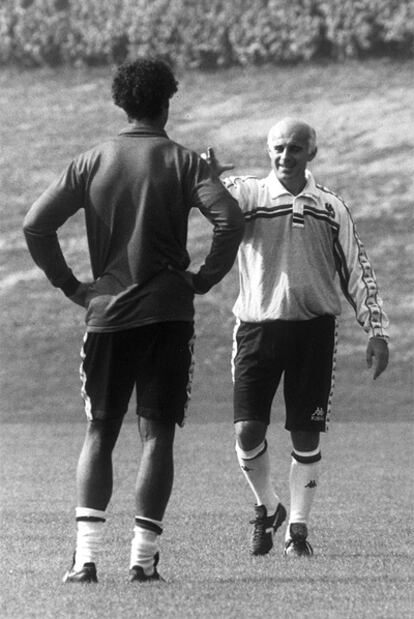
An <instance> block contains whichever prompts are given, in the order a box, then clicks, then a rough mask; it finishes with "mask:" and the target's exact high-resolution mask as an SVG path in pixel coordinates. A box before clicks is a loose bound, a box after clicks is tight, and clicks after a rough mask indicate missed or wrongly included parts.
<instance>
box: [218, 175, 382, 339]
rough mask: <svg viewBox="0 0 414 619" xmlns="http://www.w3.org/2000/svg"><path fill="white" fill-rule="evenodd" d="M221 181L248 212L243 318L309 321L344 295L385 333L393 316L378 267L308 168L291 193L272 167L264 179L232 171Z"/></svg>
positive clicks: (368, 323)
mask: <svg viewBox="0 0 414 619" xmlns="http://www.w3.org/2000/svg"><path fill="white" fill-rule="evenodd" d="M222 182H223V184H224V185H225V187H226V188H227V190H228V191H229V192H230V193H231V194H232V196H233V197H234V198H236V200H237V201H238V203H239V206H240V208H241V210H242V211H243V214H244V219H245V233H244V237H243V240H242V243H241V245H240V247H239V253H238V264H239V278H240V292H239V296H238V299H237V301H236V303H235V305H234V308H233V312H234V314H235V316H236V317H237V318H238V319H240V320H242V321H245V322H263V321H268V320H289V321H290V320H309V319H311V318H315V317H317V316H322V315H324V314H331V315H339V314H340V313H341V303H340V298H339V294H338V286H337V283H336V282H337V278H336V275H337V274H338V276H339V283H340V286H341V289H342V291H343V294H344V295H345V297H346V299H347V300H348V301H349V303H350V304H351V305H352V307H353V308H354V310H355V314H356V318H357V321H358V322H359V323H360V325H361V326H362V327H363V328H364V330H365V331H366V332H367V333H368V334H369V336H370V337H371V336H381V337H388V333H387V326H388V318H387V316H386V314H385V313H384V311H383V309H382V300H381V298H380V296H379V294H378V286H377V282H376V279H375V274H374V271H373V269H372V267H371V264H370V262H369V260H368V257H367V254H366V252H365V249H364V247H363V245H362V243H361V241H360V239H359V236H358V234H357V232H356V229H355V224H354V222H353V219H352V216H351V213H350V211H349V208H348V207H347V206H346V204H345V203H344V202H343V200H342V199H341V198H339V197H338V196H337V195H335V194H334V193H333V192H332V191H330V190H329V189H327V188H326V187H323V186H321V185H317V184H316V183H315V180H314V178H313V176H312V174H311V173H310V172H309V171H307V183H306V186H305V187H304V189H303V191H302V192H301V193H300V194H299V195H297V196H294V195H292V194H290V193H289V192H288V191H287V189H286V188H285V187H284V186H283V185H282V184H281V183H280V182H279V181H278V179H277V178H276V175H275V173H274V171H273V170H272V171H271V173H270V174H269V176H267V177H266V178H263V179H259V178H256V177H253V176H242V177H237V176H230V177H228V178H225V179H223V181H222Z"/></svg>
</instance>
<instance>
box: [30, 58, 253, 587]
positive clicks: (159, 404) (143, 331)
mask: <svg viewBox="0 0 414 619" xmlns="http://www.w3.org/2000/svg"><path fill="white" fill-rule="evenodd" d="M176 91H177V82H176V80H175V77H174V75H173V73H172V71H171V69H170V67H169V66H168V65H167V64H165V63H164V62H163V61H161V60H158V59H151V58H139V59H137V60H136V61H134V62H127V63H124V64H123V65H121V66H120V67H118V69H117V71H116V74H115V76H114V79H113V83H112V95H113V100H114V102H115V104H116V105H118V106H119V107H121V108H122V109H123V110H124V111H125V112H126V114H127V116H128V119H129V126H128V127H127V128H126V129H124V130H123V131H121V133H120V134H119V135H118V136H117V137H114V138H113V139H110V140H108V141H106V142H103V143H102V144H99V145H98V146H95V147H94V148H92V149H90V150H88V151H87V152H84V153H82V154H80V155H78V156H77V157H76V158H75V159H74V160H73V161H72V162H71V163H70V164H69V166H68V167H67V168H66V170H65V171H64V172H63V174H62V175H61V176H60V178H58V179H57V180H56V181H55V182H53V183H52V185H51V186H50V187H49V188H48V189H47V190H46V191H45V192H44V193H43V194H42V195H41V196H40V198H39V199H38V200H37V201H36V202H35V203H34V204H33V206H32V207H31V209H30V210H29V212H28V214H27V215H26V218H25V221H24V232H25V236H26V240H27V244H28V247H29V251H30V253H31V255H32V257H33V259H34V261H35V262H36V264H37V265H38V266H39V267H40V268H41V269H42V270H43V271H44V272H45V274H46V276H47V277H48V279H49V280H50V282H51V283H52V285H53V286H55V287H57V288H60V289H61V290H62V292H63V293H64V294H65V295H66V296H67V297H68V298H69V299H70V300H71V301H72V302H73V303H76V304H78V305H80V306H82V307H84V308H85V309H86V334H85V337H84V343H83V348H82V352H81V357H82V364H81V380H82V395H83V398H84V401H85V411H86V415H87V428H86V436H85V441H84V444H83V448H82V451H81V454H80V458H79V463H78V468H77V508H76V521H77V539H76V550H75V553H74V559H73V565H72V567H71V569H70V570H69V571H68V572H67V573H66V574H65V576H64V582H97V573H96V560H97V556H98V553H99V550H100V547H101V542H102V536H103V529H104V527H103V524H104V522H105V519H106V508H107V506H108V503H109V501H110V498H111V495H112V481H113V475H112V451H113V448H114V446H115V443H116V441H117V438H118V435H119V432H120V429H121V425H122V421H123V418H124V415H125V413H126V412H127V409H128V405H129V401H130V398H131V394H132V391H133V389H134V388H135V389H136V407H137V408H136V410H137V415H138V428H139V434H140V437H141V440H142V455H141V461H140V464H139V468H138V475H137V482H136V492H135V498H136V518H135V527H134V534H133V539H132V544H131V555H130V576H129V577H130V580H131V581H134V582H146V581H156V580H160V576H159V574H158V572H157V563H158V560H159V549H158V547H159V536H160V534H161V533H162V529H163V517H164V513H165V510H166V507H167V504H168V501H169V498H170V494H171V490H172V485H173V467H174V460H173V444H174V434H175V425H176V424H178V425H179V426H181V425H182V424H183V421H184V416H185V412H186V408H187V404H188V399H189V396H190V387H191V374H192V367H193V344H194V325H193V321H194V294H203V293H205V292H207V291H208V290H209V289H210V288H211V287H212V286H213V285H214V284H216V283H217V282H219V281H220V280H221V279H222V278H223V277H224V275H225V274H226V273H227V272H228V271H229V270H230V268H231V266H232V265H233V262H234V260H235V257H236V254H237V249H238V245H239V243H240V240H241V238H242V235H243V228H244V222H243V217H242V214H241V211H240V210H239V208H238V205H237V202H236V201H235V200H234V199H233V198H232V197H231V196H230V195H229V194H228V192H227V191H226V190H225V189H224V188H223V186H222V185H221V183H220V181H219V180H218V178H217V177H216V176H215V175H213V174H212V172H211V170H210V167H209V166H208V164H207V163H206V162H205V161H203V159H202V158H200V157H199V156H198V155H197V154H196V153H194V152H192V151H190V150H188V149H186V148H184V147H183V146H181V145H179V144H177V143H175V142H173V141H172V140H170V139H169V138H168V136H167V134H166V132H165V130H164V127H165V125H166V122H167V119H168V113H169V101H170V99H171V97H172V96H173V95H174V93H175V92H176ZM193 207H196V208H198V209H199V210H200V211H201V212H202V214H203V215H204V216H205V217H206V218H207V219H208V220H209V221H210V222H211V223H212V225H213V237H212V243H211V247H210V250H209V252H208V255H207V257H206V258H205V261H204V264H203V265H202V266H201V268H200V269H199V270H198V272H196V273H193V272H191V271H189V270H188V267H189V264H190V258H189V255H188V252H187V249H186V241H187V227H188V217H189V212H190V209H191V208H193ZM81 208H83V209H84V213H85V221H86V232H87V238H88V243H89V253H90V261H91V267H92V273H93V281H92V282H81V281H79V280H78V279H77V278H76V277H75V276H74V274H73V272H72V270H71V269H70V268H69V266H68V264H67V262H66V260H65V258H64V256H63V253H62V250H61V246H60V244H59V241H58V237H57V229H58V228H59V227H60V226H61V225H62V224H64V223H65V221H66V220H67V219H68V218H69V217H71V216H72V215H73V214H74V213H76V212H77V211H78V210H79V209H81Z"/></svg>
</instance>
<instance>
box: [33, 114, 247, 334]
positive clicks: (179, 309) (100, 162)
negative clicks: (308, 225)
mask: <svg viewBox="0 0 414 619" xmlns="http://www.w3.org/2000/svg"><path fill="white" fill-rule="evenodd" d="M193 207H195V208H198V209H199V210H200V211H201V212H202V213H203V215H204V216H205V217H206V218H207V219H208V220H209V221H210V222H211V223H212V225H213V238H212V243H211V247H210V251H209V253H208V255H207V256H206V258H205V261H204V264H203V265H202V266H201V268H200V269H199V271H198V273H196V274H194V276H193V278H192V284H191V278H189V277H186V276H185V275H183V273H184V271H185V270H186V269H187V268H188V266H189V263H190V258H189V255H188V252H187V249H186V244H187V228H188V216H189V212H190V209H191V208H193ZM81 208H83V209H84V211H85V221H86V230H87V238H88V245H89V253H90V261H91V267H92V273H93V277H94V280H95V282H94V284H93V286H92V288H91V293H90V295H89V302H88V307H87V313H86V322H87V328H88V330H90V331H117V330H121V329H128V328H132V327H135V326H139V325H143V324H147V323H150V322H163V321H168V320H192V319H193V315H194V307H193V296H194V292H198V293H204V292H207V291H208V290H209V289H210V288H211V287H212V286H213V285H214V284H216V283H217V282H219V281H220V280H221V279H222V278H223V277H224V275H225V274H226V273H227V272H228V271H229V270H230V268H231V266H232V265H233V262H234V260H235V257H236V254H237V249H238V246H239V243H240V240H241V238H242V235H243V226H244V224H243V216H242V214H241V211H240V210H239V208H238V205H237V202H236V201H235V200H234V199H233V198H232V197H231V196H230V195H229V193H228V192H227V191H226V190H225V189H224V188H223V186H222V184H221V183H220V182H219V180H218V179H216V178H215V177H214V176H213V175H212V173H211V171H210V168H209V166H208V164H207V163H206V162H205V161H203V159H201V158H200V157H199V156H198V155H197V154H196V153H194V152H192V151H190V150H188V149H186V148H184V147H183V146H181V145H179V144H177V143H175V142H173V141H172V140H170V139H169V138H168V136H167V134H166V133H165V132H164V131H163V130H161V129H156V128H154V127H152V126H148V125H143V124H136V125H131V126H130V127H128V128H127V129H125V130H124V131H122V132H121V133H120V134H119V136H117V137H115V138H113V139H110V140H108V141H106V142H104V143H102V144H100V145H98V146H96V147H94V148H92V149H91V150H89V151H87V152H85V153H82V154H81V155H79V156H78V157H76V158H75V159H74V160H73V161H72V162H71V163H70V165H69V166H68V167H67V168H66V170H65V171H64V172H63V174H62V175H61V176H60V178H58V179H57V180H56V181H55V182H54V183H52V185H51V186H50V187H49V188H48V189H47V190H46V191H45V192H44V193H43V195H41V196H40V198H39V199H38V200H37V201H36V202H35V203H34V204H33V206H32V207H31V209H30V210H29V212H28V214H27V215H26V218H25V221H24V233H25V237H26V241H27V244H28V247H29V251H30V253H31V255H32V257H33V259H34V261H35V262H36V264H37V265H38V266H39V267H40V268H41V269H42V270H43V271H44V272H45V274H46V276H47V277H48V279H49V280H50V281H51V283H52V284H53V285H54V286H56V287H59V288H62V289H63V290H64V292H65V293H66V294H70V293H71V292H72V291H74V289H76V286H77V284H78V282H77V280H76V279H75V278H74V276H73V273H72V271H71V269H70V268H69V266H68V264H67V263H66V260H65V258H64V256H63V253H62V251H61V247H60V244H59V240H58V236H57V230H58V228H59V227H60V226H62V224H64V223H65V221H66V220H67V219H68V218H69V217H70V216H72V215H73V214H74V213H75V212H76V211H78V210H79V209H81ZM72 289H73V290H72Z"/></svg>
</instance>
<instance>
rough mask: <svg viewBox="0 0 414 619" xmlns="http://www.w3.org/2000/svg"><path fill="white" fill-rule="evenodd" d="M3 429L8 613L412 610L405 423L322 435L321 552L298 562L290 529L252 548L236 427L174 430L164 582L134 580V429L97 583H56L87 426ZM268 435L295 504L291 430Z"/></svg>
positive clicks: (317, 532)
mask: <svg viewBox="0 0 414 619" xmlns="http://www.w3.org/2000/svg"><path fill="white" fill-rule="evenodd" d="M3 430H4V432H5V434H4V436H5V438H4V442H3V459H2V460H3V462H2V475H1V482H2V488H3V490H2V495H3V496H2V497H1V499H2V505H3V514H2V532H3V535H2V538H3V544H4V548H3V551H2V556H3V557H5V558H7V559H6V560H5V561H4V562H3V565H2V567H1V568H0V579H1V583H2V589H3V605H2V609H1V611H0V616H1V617H2V618H3V617H4V618H5V619H6V618H7V619H11V618H15V617H19V618H20V617H22V618H25V617H39V618H40V617H42V618H43V617H47V618H55V617H102V618H108V619H109V618H115V617H116V618H117V617H119V618H121V617H123V618H132V617H154V618H155V617H184V618H187V617H188V618H190V617H213V616H215V617H220V618H221V617H223V618H224V617H225V618H227V617H229V618H230V617H263V616H268V617H281V618H285V617H287V618H290V617H292V618H293V617H300V618H302V617H306V618H308V617H309V618H310V619H315V618H318V619H319V618H321V619H324V618H328V617H329V618H334V619H340V618H345V617H352V618H353V617H358V618H360V617H364V618H370V619H371V618H372V619H379V618H398V619H402V618H404V617H407V618H408V617H409V616H410V609H411V611H412V605H411V604H412V599H411V600H410V586H411V585H410V582H411V583H412V577H413V563H412V561H413V553H412V548H411V549H410V532H411V530H412V521H410V517H409V514H410V510H411V507H412V493H411V492H410V491H409V481H408V478H407V472H408V470H409V467H410V464H412V458H411V455H410V451H409V449H410V442H409V439H408V434H409V424H407V423H403V422H401V423H394V424H391V425H389V424H387V425H386V424H378V425H375V426H374V425H373V424H370V423H358V424H355V425H350V424H341V423H337V424H334V425H333V428H332V433H331V434H330V435H329V436H327V437H325V439H324V442H323V454H324V461H323V462H324V467H323V474H322V477H321V483H320V491H319V494H318V496H317V499H316V502H315V506H314V509H313V518H312V525H311V537H310V539H311V541H312V542H313V544H314V547H315V556H314V558H313V559H312V560H310V561H308V560H303V561H293V562H288V561H286V560H285V559H284V558H283V556H282V545H283V533H278V534H277V537H276V542H275V548H274V550H273V551H272V552H271V554H270V555H269V556H267V557H257V558H252V557H251V556H250V555H249V552H248V535H249V532H250V526H249V524H248V521H249V519H250V518H251V516H252V506H251V503H252V501H251V496H250V493H249V491H248V489H247V487H246V485H245V482H244V479H243V478H242V475H241V473H240V471H239V470H238V466H237V463H236V458H235V455H234V448H233V436H232V428H231V426H230V425H229V426H223V424H215V423H213V424H204V425H203V426H202V428H201V427H200V426H197V425H194V424H191V423H189V424H188V426H187V427H185V428H184V429H183V430H182V431H180V432H178V435H177V445H176V480H175V489H174V493H173V496H172V499H171V503H170V506H169V510H168V515H167V517H166V519H165V532H164V534H163V536H162V539H161V562H160V572H161V573H162V575H163V576H164V577H165V578H166V579H167V584H166V585H162V586H157V585H154V586H151V585H150V586H144V587H135V586H131V585H130V584H129V583H128V582H127V570H128V559H129V543H130V537H131V533H132V526H133V522H132V517H133V485H134V476H135V467H136V464H135V461H133V459H131V454H135V453H136V452H137V451H139V449H137V436H136V432H135V427H134V425H132V424H126V425H125V426H124V428H123V430H122V432H121V436H120V439H119V443H118V446H117V449H116V451H115V458H114V461H115V465H114V467H115V492H114V496H113V500H112V503H111V506H110V509H109V516H108V522H107V525H106V526H107V535H106V540H105V546H104V551H103V556H102V560H101V562H100V563H99V577H100V582H99V584H98V585H97V586H96V587H94V586H91V587H78V586H74V587H69V586H64V585H62V584H60V578H61V576H62V574H63V572H64V570H65V569H66V568H67V566H68V564H69V562H70V556H71V553H72V546H73V539H74V522H73V515H74V504H73V496H74V479H73V469H74V467H75V461H76V456H77V451H78V449H79V447H80V443H81V440H82V436H83V426H82V425H81V424H59V425H50V424H44V423H41V424H39V425H32V426H29V425H28V424H13V425H6V426H5V427H4V428H3ZM269 442H270V445H271V447H272V449H271V458H272V464H273V467H274V470H275V472H276V473H275V479H276V483H277V487H278V490H279V492H280V494H281V496H282V497H283V498H284V500H286V501H287V499H288V487H287V477H288V466H289V451H290V447H289V444H288V439H287V436H286V433H284V432H283V431H282V430H281V429H280V428H276V426H272V429H271V431H270V434H269ZM28 445H32V448H31V449H28ZM396 446H398V448H397V449H396Z"/></svg>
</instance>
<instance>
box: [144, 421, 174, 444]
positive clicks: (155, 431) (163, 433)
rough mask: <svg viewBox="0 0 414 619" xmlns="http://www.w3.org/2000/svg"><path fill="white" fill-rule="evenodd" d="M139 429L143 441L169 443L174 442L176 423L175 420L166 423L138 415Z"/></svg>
mask: <svg viewBox="0 0 414 619" xmlns="http://www.w3.org/2000/svg"><path fill="white" fill-rule="evenodd" d="M138 429H139V434H140V437H141V440H142V442H143V443H149V442H154V443H164V444H166V445H169V444H172V443H173V442H174V436H175V423H174V422H173V421H171V422H168V423H165V422H162V421H157V420H154V419H147V418H145V417H138Z"/></svg>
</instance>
